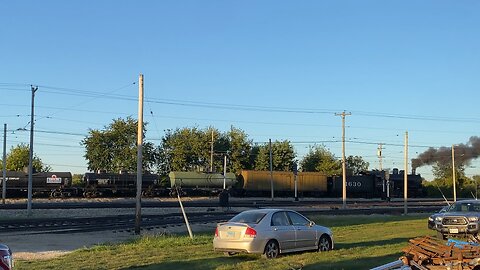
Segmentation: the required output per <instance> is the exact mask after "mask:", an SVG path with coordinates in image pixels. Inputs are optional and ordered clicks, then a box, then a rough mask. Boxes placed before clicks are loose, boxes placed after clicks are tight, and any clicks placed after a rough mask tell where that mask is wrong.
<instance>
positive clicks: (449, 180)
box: [432, 162, 467, 186]
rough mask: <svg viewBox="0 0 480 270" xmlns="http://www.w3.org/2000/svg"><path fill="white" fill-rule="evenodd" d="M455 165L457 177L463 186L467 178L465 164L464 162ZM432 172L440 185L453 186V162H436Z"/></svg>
mask: <svg viewBox="0 0 480 270" xmlns="http://www.w3.org/2000/svg"><path fill="white" fill-rule="evenodd" d="M455 167H456V168H455V179H456V181H457V183H458V184H459V186H463V183H464V182H465V181H466V180H467V177H466V175H465V166H464V165H463V164H459V165H458V166H455ZM432 172H433V176H434V180H435V181H436V183H437V184H438V185H440V186H453V177H452V164H445V163H441V162H436V163H435V164H434V165H433V166H432Z"/></svg>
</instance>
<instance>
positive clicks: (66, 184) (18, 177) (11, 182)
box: [0, 171, 77, 197]
mask: <svg viewBox="0 0 480 270" xmlns="http://www.w3.org/2000/svg"><path fill="white" fill-rule="evenodd" d="M6 176H7V177H6V180H7V181H6V184H7V191H8V196H9V197H18V196H25V195H26V194H27V192H28V174H27V173H24V172H16V171H7V174H6ZM2 181H3V178H2V177H0V185H3V182H2ZM71 184H72V174H71V173H70V172H39V173H34V174H32V195H33V196H37V197H38V196H40V197H41V196H50V197H70V196H73V195H77V189H75V188H72V187H71Z"/></svg>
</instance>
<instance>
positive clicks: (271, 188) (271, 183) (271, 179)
mask: <svg viewBox="0 0 480 270" xmlns="http://www.w3.org/2000/svg"><path fill="white" fill-rule="evenodd" d="M268 145H269V152H270V191H271V195H272V201H273V197H274V196H273V160H272V139H268Z"/></svg>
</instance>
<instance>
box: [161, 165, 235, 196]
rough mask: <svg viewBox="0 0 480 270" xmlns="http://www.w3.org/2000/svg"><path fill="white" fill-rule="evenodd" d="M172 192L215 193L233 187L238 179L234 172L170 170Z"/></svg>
mask: <svg viewBox="0 0 480 270" xmlns="http://www.w3.org/2000/svg"><path fill="white" fill-rule="evenodd" d="M168 178H169V180H170V188H171V190H170V194H171V195H172V196H173V195H175V194H176V192H177V191H178V192H181V194H188V195H214V194H218V193H219V192H220V191H221V190H223V189H224V188H225V189H231V188H232V187H233V186H234V185H235V184H236V183H237V179H236V177H235V174H234V173H226V175H225V177H224V175H223V174H221V173H202V172H178V171H175V172H170V173H169V174H168Z"/></svg>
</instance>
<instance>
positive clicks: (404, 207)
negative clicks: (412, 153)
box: [403, 131, 408, 215]
mask: <svg viewBox="0 0 480 270" xmlns="http://www.w3.org/2000/svg"><path fill="white" fill-rule="evenodd" d="M404 154H405V168H404V172H403V201H404V204H403V213H404V214H405V215H406V214H407V212H408V211H407V200H408V193H407V191H408V181H407V180H408V176H407V173H408V131H406V132H405V149H404Z"/></svg>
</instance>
